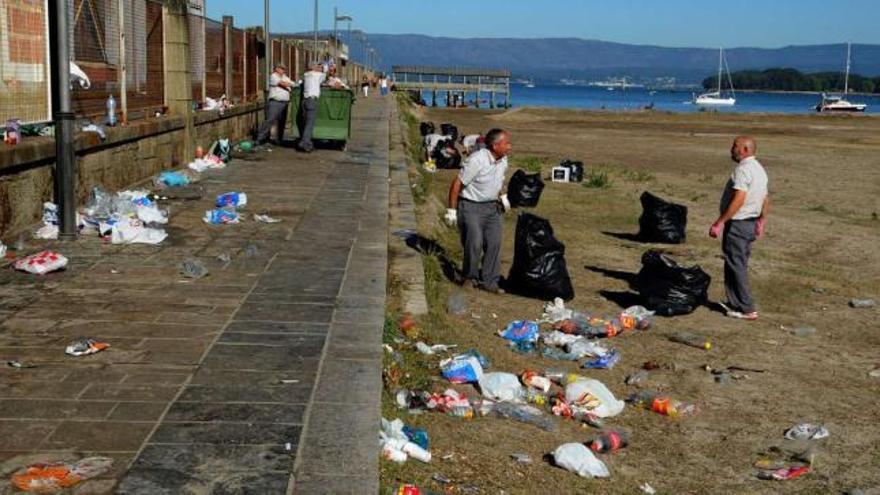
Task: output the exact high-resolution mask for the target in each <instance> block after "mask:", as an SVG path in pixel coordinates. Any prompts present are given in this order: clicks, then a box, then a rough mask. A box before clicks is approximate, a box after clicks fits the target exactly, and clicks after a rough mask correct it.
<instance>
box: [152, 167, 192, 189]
mask: <svg viewBox="0 0 880 495" xmlns="http://www.w3.org/2000/svg"><path fill="white" fill-rule="evenodd" d="M156 182H158V183H159V184H162V185H165V186H168V187H180V186H185V185H187V184H189V183H190V182H191V179H190V178H189V176H187V175H186V174H183V173H181V172H172V171H166V172H162V173H161V174H159V178H158V179H157V180H156Z"/></svg>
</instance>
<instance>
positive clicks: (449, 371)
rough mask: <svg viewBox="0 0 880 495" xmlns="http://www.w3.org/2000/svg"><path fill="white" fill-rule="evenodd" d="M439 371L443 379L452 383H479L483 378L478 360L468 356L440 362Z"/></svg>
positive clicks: (458, 356) (462, 355)
mask: <svg viewBox="0 0 880 495" xmlns="http://www.w3.org/2000/svg"><path fill="white" fill-rule="evenodd" d="M440 371H441V373H442V374H443V378H446V379H447V380H449V381H450V382H452V383H472V382H479V381H480V379H481V378H482V377H483V367H482V366H481V365H480V360H479V359H477V358H476V357H474V356H472V355H469V354H459V355H457V356H454V357H451V358H449V359H444V360H443V361H440Z"/></svg>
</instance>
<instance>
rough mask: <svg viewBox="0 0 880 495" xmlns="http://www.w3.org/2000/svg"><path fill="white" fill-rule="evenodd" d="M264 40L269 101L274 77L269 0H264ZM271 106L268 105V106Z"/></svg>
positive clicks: (266, 91)
mask: <svg viewBox="0 0 880 495" xmlns="http://www.w3.org/2000/svg"><path fill="white" fill-rule="evenodd" d="M263 42H264V43H265V44H266V89H265V97H264V98H263V101H266V102H268V101H269V87H270V86H269V82H270V80H271V78H272V71H273V70H274V69H275V68H274V67H272V38H271V37H270V36H269V0H263ZM266 108H267V109H268V108H269V107H268V106H267V107H266Z"/></svg>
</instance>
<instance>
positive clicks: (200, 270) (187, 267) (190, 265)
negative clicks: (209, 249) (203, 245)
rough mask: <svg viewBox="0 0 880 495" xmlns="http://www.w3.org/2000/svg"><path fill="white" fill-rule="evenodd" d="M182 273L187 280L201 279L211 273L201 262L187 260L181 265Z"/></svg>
mask: <svg viewBox="0 0 880 495" xmlns="http://www.w3.org/2000/svg"><path fill="white" fill-rule="evenodd" d="M180 273H181V274H182V275H183V276H184V277H186V278H195V279H199V278H202V277H204V276H206V275H208V274H209V273H210V272H208V269H207V268H205V265H203V264H202V262H201V261H199V260H186V261H184V262H183V263H182V264H181V267H180Z"/></svg>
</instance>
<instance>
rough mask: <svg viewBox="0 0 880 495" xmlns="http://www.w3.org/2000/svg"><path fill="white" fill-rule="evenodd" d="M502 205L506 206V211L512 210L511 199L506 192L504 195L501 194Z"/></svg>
mask: <svg viewBox="0 0 880 495" xmlns="http://www.w3.org/2000/svg"><path fill="white" fill-rule="evenodd" d="M501 205H502V206H504V211H505V212H508V211H510V200H509V199H507V195H506V194H502V195H501Z"/></svg>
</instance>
